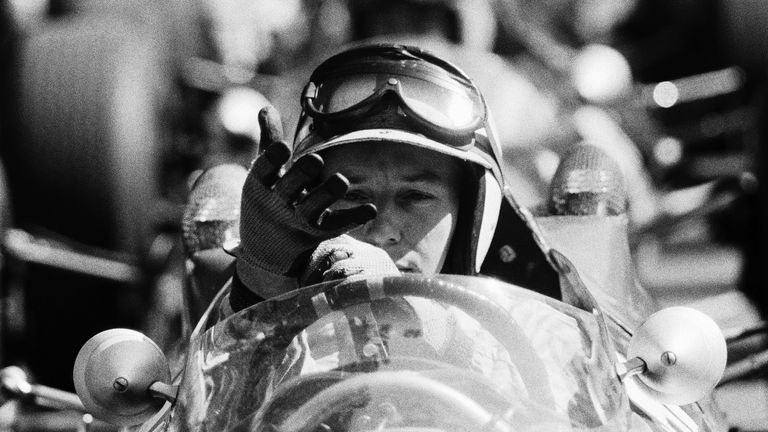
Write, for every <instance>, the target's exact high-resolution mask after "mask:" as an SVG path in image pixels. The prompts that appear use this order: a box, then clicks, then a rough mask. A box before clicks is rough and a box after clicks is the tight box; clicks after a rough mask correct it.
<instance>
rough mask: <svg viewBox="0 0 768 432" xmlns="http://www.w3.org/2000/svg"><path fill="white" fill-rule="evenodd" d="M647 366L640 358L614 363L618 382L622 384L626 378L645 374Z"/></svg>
mask: <svg viewBox="0 0 768 432" xmlns="http://www.w3.org/2000/svg"><path fill="white" fill-rule="evenodd" d="M646 368H647V365H646V364H645V360H643V359H641V358H640V357H634V358H631V359H629V360H627V361H625V362H618V363H616V373H617V374H618V375H619V380H621V382H624V380H626V379H627V378H629V377H631V376H633V375H638V374H641V373H643V372H645V370H646Z"/></svg>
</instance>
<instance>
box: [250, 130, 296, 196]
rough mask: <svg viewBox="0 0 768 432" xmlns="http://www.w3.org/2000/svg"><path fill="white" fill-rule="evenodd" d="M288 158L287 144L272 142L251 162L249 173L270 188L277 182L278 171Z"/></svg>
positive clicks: (289, 151)
mask: <svg viewBox="0 0 768 432" xmlns="http://www.w3.org/2000/svg"><path fill="white" fill-rule="evenodd" d="M290 157H291V149H290V147H288V144H287V143H285V142H284V141H277V142H274V143H272V144H271V145H270V146H269V147H267V148H266V149H265V150H264V152H263V153H262V154H261V155H260V156H259V157H257V158H256V160H255V161H254V162H253V167H252V168H251V173H252V175H255V176H256V178H258V179H259V180H260V181H261V183H262V184H263V185H264V186H266V187H271V186H272V185H273V184H275V182H276V181H277V179H278V177H279V175H280V170H281V169H282V167H283V165H285V163H286V162H288V159H290Z"/></svg>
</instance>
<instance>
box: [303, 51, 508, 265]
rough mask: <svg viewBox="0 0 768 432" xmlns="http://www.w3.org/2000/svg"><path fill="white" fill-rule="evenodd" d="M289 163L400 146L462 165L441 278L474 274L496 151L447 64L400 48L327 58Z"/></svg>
mask: <svg viewBox="0 0 768 432" xmlns="http://www.w3.org/2000/svg"><path fill="white" fill-rule="evenodd" d="M301 106H302V111H301V116H300V118H299V123H298V126H297V129H296V135H295V137H294V156H293V157H294V160H297V159H298V158H300V157H302V156H304V155H306V154H308V153H314V152H319V151H322V150H325V149H328V148H330V147H335V146H339V145H354V144H356V143H361V142H372V141H374V142H382V143H393V142H394V143H404V144H409V145H414V146H417V147H421V148H425V149H428V150H432V151H436V152H438V153H442V154H445V155H448V156H453V157H456V158H458V159H461V160H463V161H466V162H467V164H466V165H467V168H468V169H467V171H468V172H470V173H471V178H472V179H473V181H472V182H467V188H466V189H467V190H465V191H462V193H461V204H460V214H459V219H458V222H457V229H456V233H455V234H454V238H453V240H452V243H451V246H450V248H451V250H450V252H449V256H448V258H447V259H446V264H445V266H444V268H443V271H442V272H443V273H453V274H476V273H477V272H478V271H479V269H480V266H481V264H482V262H483V260H484V258H485V255H486V253H487V251H488V248H489V246H490V243H491V240H492V238H493V233H494V231H495V229H496V223H497V220H498V216H499V209H500V206H501V201H502V185H503V181H502V174H501V169H500V167H499V162H498V161H499V160H500V159H501V154H500V148H499V146H498V144H497V141H496V136H495V132H494V128H493V126H492V121H491V119H490V115H489V112H488V109H487V106H486V103H485V100H484V98H483V96H482V95H481V94H480V91H479V90H478V89H477V87H476V86H475V84H474V83H473V81H472V80H471V79H470V78H469V77H468V76H467V75H466V74H465V73H464V72H462V71H461V70H460V69H458V68H457V67H456V66H454V65H453V64H451V63H449V62H447V61H444V60H442V59H440V58H438V57H436V56H434V55H432V54H430V53H428V52H426V51H424V50H422V49H420V48H416V47H411V46H405V45H399V44H375V45H363V46H356V47H354V48H351V49H348V50H346V51H343V52H341V53H339V54H336V55H335V56H333V57H331V58H329V59H328V60H326V61H325V62H323V63H322V64H321V65H320V66H318V67H317V68H316V69H315V71H314V72H313V74H312V76H311V77H310V80H309V83H308V84H307V85H306V87H305V89H304V92H303V94H302V97H301Z"/></svg>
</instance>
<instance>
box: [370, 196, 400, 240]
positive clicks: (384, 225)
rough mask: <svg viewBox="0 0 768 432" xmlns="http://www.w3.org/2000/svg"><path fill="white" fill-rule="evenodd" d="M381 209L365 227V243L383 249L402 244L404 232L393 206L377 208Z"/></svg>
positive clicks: (378, 206)
mask: <svg viewBox="0 0 768 432" xmlns="http://www.w3.org/2000/svg"><path fill="white" fill-rule="evenodd" d="M376 207H377V208H378V209H379V212H378V214H377V215H376V217H375V218H373V219H371V220H370V221H368V222H367V223H366V224H365V225H364V226H363V230H364V241H365V242H367V243H370V244H372V245H374V246H377V247H380V248H382V249H384V248H386V247H387V246H394V245H396V244H398V243H400V240H401V239H402V231H401V229H400V224H399V223H398V218H397V215H396V214H395V212H393V211H392V208H391V206H386V205H385V206H381V205H378V204H377V206H376Z"/></svg>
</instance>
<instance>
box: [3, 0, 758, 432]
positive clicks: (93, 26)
mask: <svg viewBox="0 0 768 432" xmlns="http://www.w3.org/2000/svg"><path fill="white" fill-rule="evenodd" d="M767 27H768V3H765V2H764V1H761V0H698V1H694V0H184V1H182V0H154V1H149V0H119V1H118V0H0V162H2V165H1V168H2V169H1V170H0V233H1V235H0V246H2V248H0V251H1V252H2V256H1V258H2V260H1V261H0V265H1V266H2V267H1V270H2V271H1V272H0V277H1V278H0V366H10V365H14V366H19V367H20V368H21V370H23V371H24V373H25V374H26V375H27V376H28V378H29V380H30V381H32V382H36V383H40V384H44V385H46V386H51V387H55V388H59V389H63V390H67V391H71V390H72V389H73V384H72V378H71V377H72V375H71V373H72V372H71V371H72V365H73V363H74V359H75V356H76V355H77V352H78V350H79V348H80V347H81V346H82V344H83V343H84V342H85V341H86V340H87V339H88V338H89V337H91V336H92V335H94V334H95V333H97V332H99V331H101V330H104V329H107V328H113V327H128V328H134V329H139V330H142V331H144V332H145V333H147V334H148V335H149V336H150V337H152V338H153V339H154V340H155V341H157V342H158V343H159V344H160V345H161V346H163V347H170V346H173V344H174V341H175V340H176V339H178V336H179V335H180V334H182V333H183V332H184V331H185V329H184V327H185V326H186V325H188V322H189V316H188V315H189V312H188V310H186V309H187V308H185V304H186V303H187V302H188V301H189V300H188V299H185V298H184V294H183V292H184V288H183V287H184V286H185V283H186V282H185V271H186V268H185V258H184V250H183V249H184V248H183V245H182V244H181V235H180V233H181V220H182V214H183V211H184V205H185V202H186V199H187V193H188V189H189V183H190V179H193V178H194V175H195V173H197V172H199V171H200V170H201V169H205V168H206V167H210V166H213V165H216V164H219V163H223V162H230V163H237V164H241V165H243V166H248V164H249V163H250V161H251V160H252V158H253V157H254V156H255V154H256V152H257V149H258V137H259V129H258V124H257V121H256V114H257V112H258V110H259V109H260V108H261V107H263V106H264V105H266V104H273V105H275V106H276V107H277V108H278V109H279V110H280V112H281V114H282V116H283V122H284V126H285V131H286V137H288V138H291V137H292V133H293V128H294V127H295V124H296V122H297V120H298V114H299V108H300V107H299V95H300V92H301V90H302V87H303V85H304V84H305V83H306V80H307V78H308V77H309V74H310V73H311V71H312V69H313V68H314V67H315V66H316V65H317V64H318V63H319V62H320V61H321V60H322V59H324V58H326V57H328V56H329V55H330V54H332V53H335V52H336V51H338V50H340V49H341V47H343V46H345V45H347V44H350V43H354V42H358V41H363V40H390V41H403V42H409V43H415V44H418V45H422V46H424V47H425V48H427V49H430V50H432V51H434V52H436V53H438V54H440V55H442V56H444V57H446V58H447V59H449V60H451V61H453V62H454V63H456V64H458V65H459V66H460V67H461V68H463V69H464V70H465V71H467V72H468V73H469V75H470V76H472V77H473V78H475V80H476V81H477V84H478V86H479V87H480V88H481V90H482V91H483V92H484V94H485V95H486V97H487V99H488V104H489V105H490V107H491V111H492V113H493V116H494V119H495V123H496V125H497V127H498V131H499V138H500V142H501V145H502V147H503V151H504V164H505V165H504V170H505V173H504V174H505V176H506V177H507V179H508V180H509V181H510V184H511V186H512V188H513V190H514V193H515V195H516V197H517V199H518V200H519V202H520V203H521V204H522V205H524V206H527V207H529V208H531V209H532V211H534V212H535V211H537V208H539V206H540V205H541V203H542V202H544V201H545V199H546V197H547V194H548V185H549V181H550V180H551V178H552V176H553V174H554V172H555V169H556V168H557V165H558V162H559V160H560V157H561V156H562V155H563V154H564V153H565V152H566V151H568V150H569V149H570V148H572V147H573V146H574V145H577V144H578V143H582V142H587V143H590V144H593V145H596V146H598V147H600V148H602V149H603V150H605V151H606V152H607V153H609V154H610V155H611V156H613V157H614V158H615V159H616V160H617V162H618V163H619V165H620V167H621V169H622V172H623V174H624V176H625V179H626V182H627V188H628V192H629V200H630V207H629V217H630V232H629V238H630V246H631V248H632V252H633V259H634V261H635V267H636V268H635V271H636V273H637V277H638V279H639V281H640V283H642V284H643V285H644V286H645V287H646V288H647V289H648V290H649V291H650V292H651V293H653V294H654V295H655V296H656V297H657V298H658V300H659V302H660V303H661V304H662V305H672V304H688V305H692V306H694V307H697V308H699V309H701V310H704V311H705V312H707V313H709V314H710V315H711V316H712V317H713V318H715V320H716V321H717V322H718V324H720V326H721V328H722V329H723V331H724V333H725V335H726V337H727V339H728V341H729V354H730V359H729V368H730V369H729V371H727V372H726V378H727V379H726V381H729V382H725V383H724V384H722V385H721V387H720V388H718V402H719V403H720V404H721V405H723V408H724V409H725V410H726V412H727V414H728V415H729V418H728V420H729V421H730V423H731V424H732V425H733V427H734V428H737V429H740V430H768V414H766V413H768V386H766V381H765V378H766V373H765V372H766V370H768V369H766V367H765V365H766V364H767V363H768V355H766V351H765V350H766V349H768V339H767V338H766V337H765V330H766V328H765V325H764V322H763V320H764V317H765V314H766V312H768V293H767V292H766V287H768V283H767V282H768V281H767V280H766V279H767V278H768V277H767V275H766V272H764V271H762V270H763V269H764V267H763V265H765V263H768V261H767V260H766V249H767V248H768V245H767V244H766V243H767V242H768V223H766V222H764V221H765V220H766V210H767V209H766V206H768V196H767V195H766V188H765V187H764V186H763V184H764V183H765V176H766V172H765V170H766V145H768V142H766V138H767V137H766V132H768V131H766V130H765V129H766V125H768V122H766V95H768V93H767V91H766V90H767V89H766V81H767V80H766V78H768V33H766V32H765V29H766V28H767ZM3 378H4V377H3V376H2V374H0V381H2V380H3ZM4 391H5V393H6V397H10V395H8V394H7V393H12V392H9V391H8V389H5V390H4ZM734 395H738V396H734ZM744 395H746V396H744ZM3 400H5V399H3ZM745 401H748V402H747V403H745ZM4 407H5V408H4ZM11 409H14V410H19V409H20V408H19V406H18V405H16V406H15V407H14V408H7V405H3V407H0V430H4V428H7V429H8V430H49V429H50V428H52V429H54V430H55V429H59V430H64V429H68V428H70V429H71V428H73V427H77V424H78V423H77V422H75V423H72V424H67V423H66V422H64V423H62V421H61V419H60V418H54V419H51V418H48V417H46V414H47V413H48V412H47V411H46V410H45V409H44V408H40V409H39V410H32V412H33V414H29V415H26V416H24V415H4V414H3V412H4V411H3V410H6V411H7V410H11ZM10 418H13V421H14V423H13V424H12V425H11V424H6V423H8V422H9V420H6V419H10Z"/></svg>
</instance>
